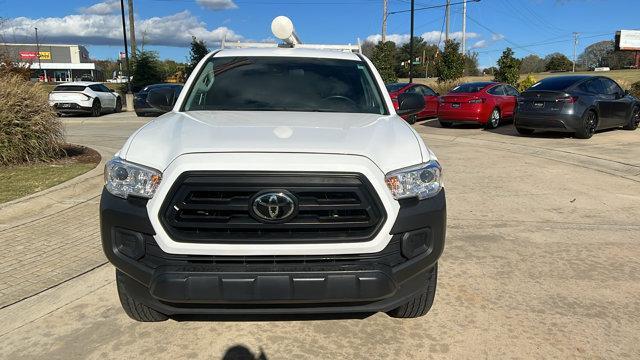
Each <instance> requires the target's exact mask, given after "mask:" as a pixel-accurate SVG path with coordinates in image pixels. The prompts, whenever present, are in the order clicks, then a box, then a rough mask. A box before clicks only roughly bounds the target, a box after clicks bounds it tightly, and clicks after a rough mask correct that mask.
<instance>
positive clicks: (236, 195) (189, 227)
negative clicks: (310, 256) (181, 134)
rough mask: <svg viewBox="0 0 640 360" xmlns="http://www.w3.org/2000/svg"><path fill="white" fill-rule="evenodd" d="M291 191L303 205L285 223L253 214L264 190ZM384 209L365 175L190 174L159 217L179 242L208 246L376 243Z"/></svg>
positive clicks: (176, 187)
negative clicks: (266, 220) (254, 201)
mask: <svg viewBox="0 0 640 360" xmlns="http://www.w3.org/2000/svg"><path fill="white" fill-rule="evenodd" d="M267 190H268V191H287V192H289V193H291V194H293V195H294V196H295V197H296V198H297V199H298V203H299V207H298V212H297V214H296V216H294V217H293V218H291V219H289V220H287V221H286V222H284V223H263V222H260V221H258V220H256V219H255V218H254V217H253V216H252V215H251V214H250V208H251V201H252V199H253V197H254V196H255V195H256V194H257V193H259V192H262V191H267ZM385 218H386V213H385V211H384V207H383V206H382V204H381V203H380V200H379V198H378V196H377V194H376V193H375V190H374V189H373V187H372V186H371V184H370V183H369V182H368V181H367V179H366V178H365V177H364V176H363V175H361V174H336V173H287V174H282V173H236V172H222V173H221V172H188V173H185V174H183V175H182V176H180V178H178V180H176V182H175V184H174V186H173V187H172V189H171V190H170V192H169V195H168V196H167V198H166V200H165V202H164V204H163V207H162V212H161V215H160V219H161V222H162V224H163V227H164V228H165V230H166V231H167V232H168V233H169V235H170V236H171V238H172V239H173V240H174V241H179V242H200V243H202V242H204V243H278V242H281V243H296V242H297V243H300V242H314V243H317V242H356V241H368V240H370V239H372V238H373V237H374V236H375V235H376V234H377V232H378V231H379V229H380V227H381V226H382V224H383V223H384V220H385Z"/></svg>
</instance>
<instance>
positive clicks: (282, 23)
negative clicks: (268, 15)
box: [220, 16, 362, 54]
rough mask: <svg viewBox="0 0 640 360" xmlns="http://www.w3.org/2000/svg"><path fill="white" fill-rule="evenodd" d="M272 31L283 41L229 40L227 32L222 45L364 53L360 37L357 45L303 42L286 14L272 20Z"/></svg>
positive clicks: (242, 47)
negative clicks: (227, 39)
mask: <svg viewBox="0 0 640 360" xmlns="http://www.w3.org/2000/svg"><path fill="white" fill-rule="evenodd" d="M271 32H273V35H274V36H275V37H277V38H278V39H280V40H282V41H283V42H282V43H280V44H278V43H275V42H274V43H268V42H240V41H237V42H227V41H226V38H227V36H226V34H225V35H224V37H223V38H222V41H221V43H220V47H221V48H222V49H225V48H240V49H256V48H278V47H280V48H298V49H316V50H337V51H344V52H355V53H360V54H361V53H362V46H361V43H360V39H358V44H357V45H351V44H347V45H336V44H303V43H302V41H300V38H299V37H298V35H297V34H296V32H295V30H294V28H293V22H291V19H289V18H288V17H286V16H278V17H276V18H275V19H273V21H272V22H271Z"/></svg>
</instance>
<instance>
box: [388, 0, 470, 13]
mask: <svg viewBox="0 0 640 360" xmlns="http://www.w3.org/2000/svg"><path fill="white" fill-rule="evenodd" d="M468 2H475V3H477V2H480V0H468ZM462 3H463V1H458V2H452V3H450V2H448V1H447V3H446V4H441V5H431V6H425V7H421V8H416V9H414V10H415V11H421V10H430V9H437V8H443V7H447V6H451V5H460V4H462ZM407 12H411V10H397V11H390V12H389V15H393V14H402V13H407Z"/></svg>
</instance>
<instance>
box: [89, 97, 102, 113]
mask: <svg viewBox="0 0 640 360" xmlns="http://www.w3.org/2000/svg"><path fill="white" fill-rule="evenodd" d="M100 114H102V105H101V104H100V100H94V101H93V105H92V106H91V116H93V117H98V116H100Z"/></svg>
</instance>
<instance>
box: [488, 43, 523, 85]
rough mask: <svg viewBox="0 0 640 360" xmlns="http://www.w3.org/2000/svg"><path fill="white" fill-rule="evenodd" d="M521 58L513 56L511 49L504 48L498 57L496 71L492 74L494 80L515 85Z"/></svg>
mask: <svg viewBox="0 0 640 360" xmlns="http://www.w3.org/2000/svg"><path fill="white" fill-rule="evenodd" d="M520 64H521V60H519V59H516V58H515V57H514V56H513V50H511V48H506V49H504V51H503V52H502V56H500V59H498V71H496V73H495V74H494V77H495V81H499V82H503V83H507V84H511V85H517V84H518V80H519V79H520Z"/></svg>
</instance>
